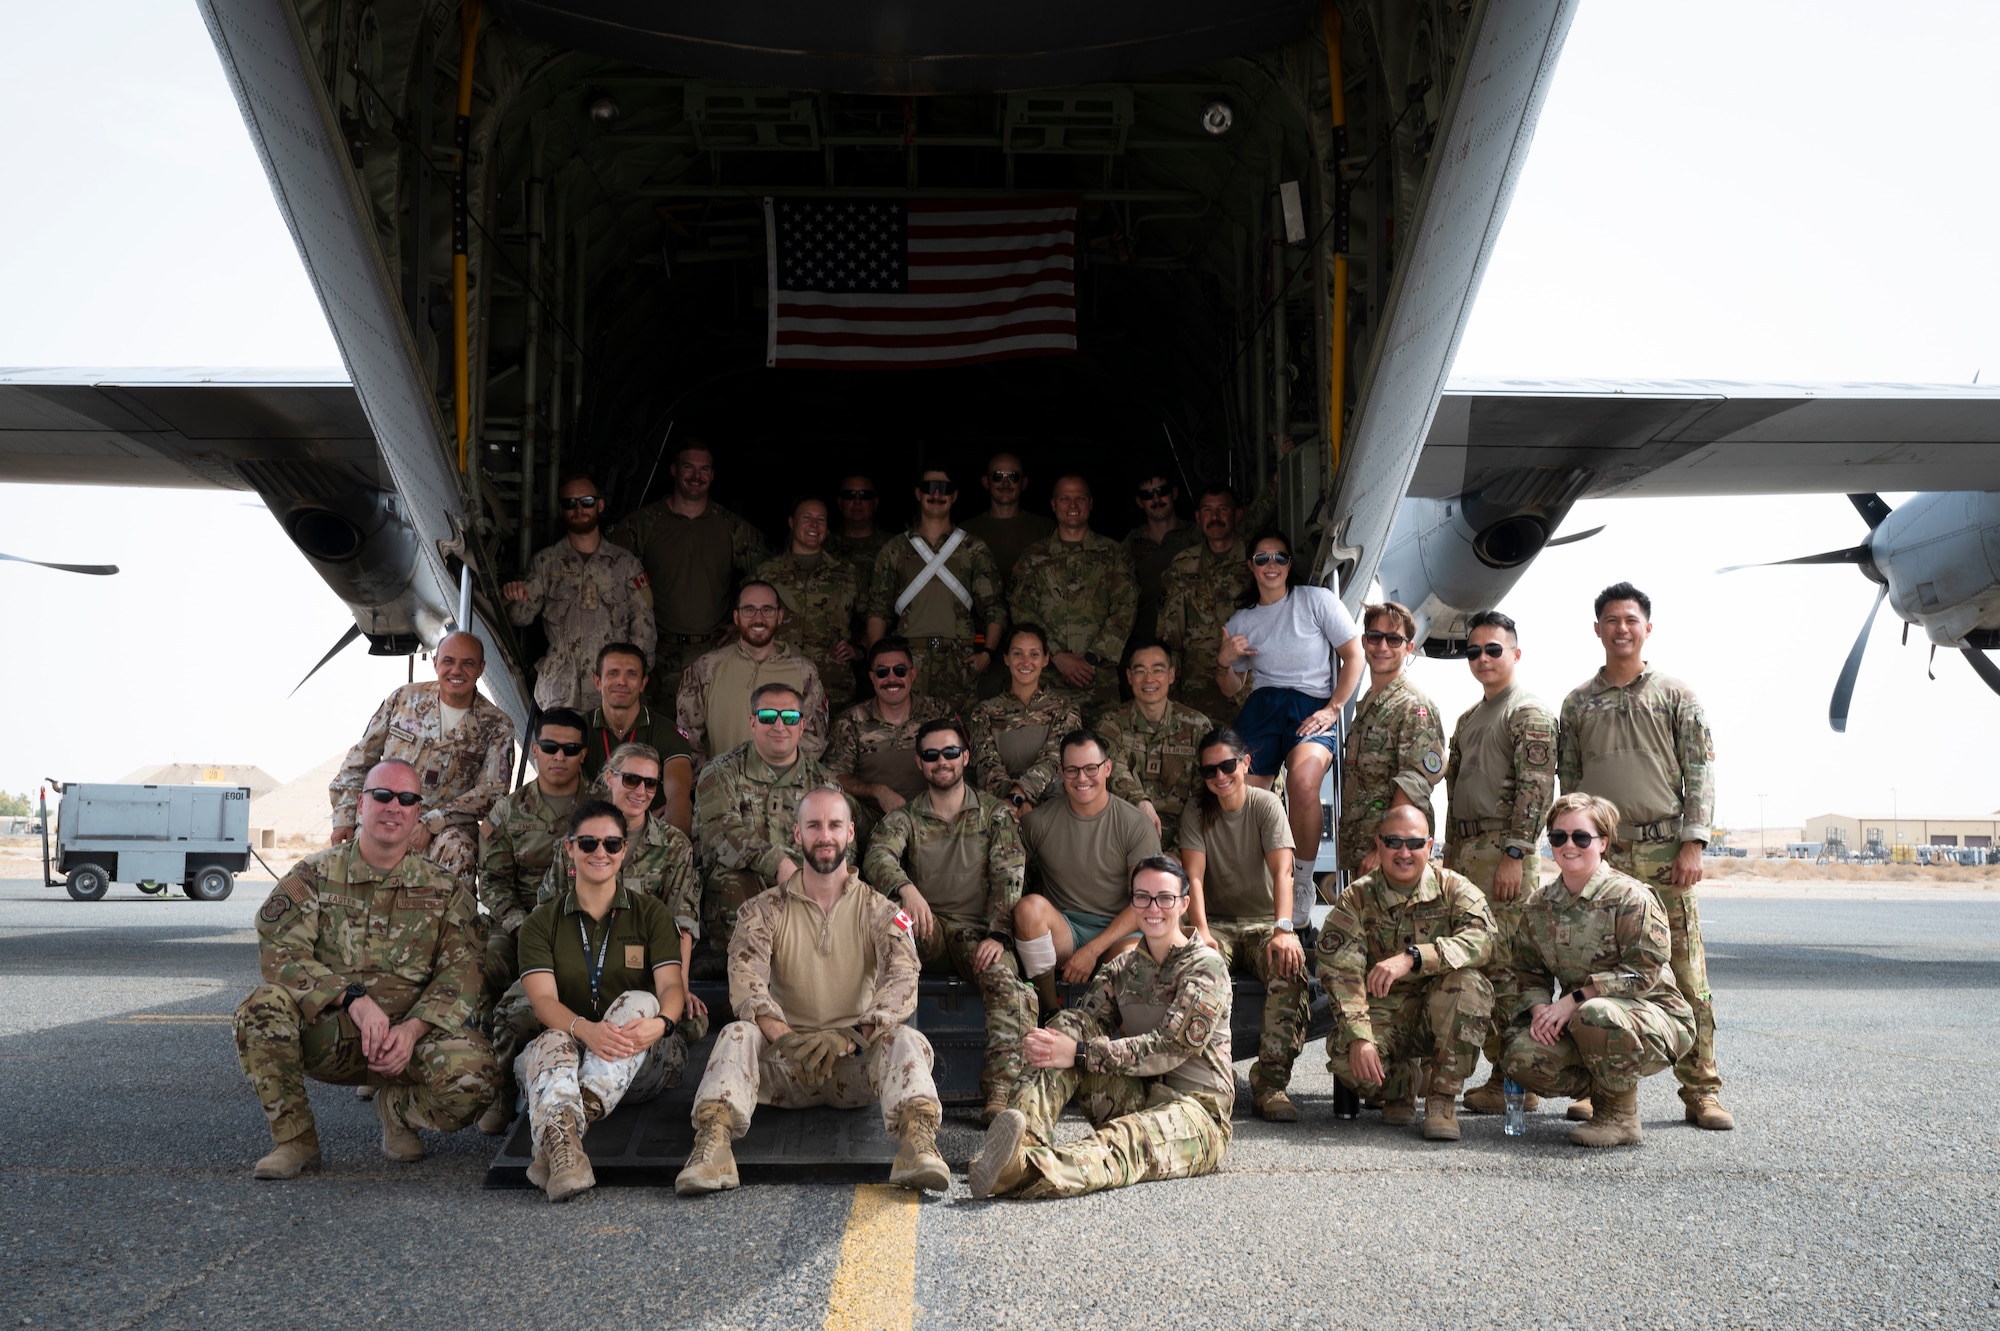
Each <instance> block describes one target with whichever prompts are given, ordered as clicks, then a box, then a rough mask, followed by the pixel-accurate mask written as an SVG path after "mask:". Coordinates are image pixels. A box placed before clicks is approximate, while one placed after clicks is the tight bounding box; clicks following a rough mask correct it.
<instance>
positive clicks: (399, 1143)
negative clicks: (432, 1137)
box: [375, 1095, 424, 1165]
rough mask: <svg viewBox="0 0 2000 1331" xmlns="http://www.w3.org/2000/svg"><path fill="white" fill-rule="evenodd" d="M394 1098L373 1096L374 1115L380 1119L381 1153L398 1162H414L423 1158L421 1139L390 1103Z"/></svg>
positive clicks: (407, 1163) (406, 1163)
mask: <svg viewBox="0 0 2000 1331" xmlns="http://www.w3.org/2000/svg"><path fill="white" fill-rule="evenodd" d="M394 1099H395V1097H394V1096H389V1095H378V1096H376V1097H375V1117H376V1118H378V1119H380V1120H382V1154H383V1155H386V1156H388V1157H389V1158H390V1159H391V1160H394V1161H396V1162H397V1163H398V1164H405V1165H409V1164H415V1163H416V1162H417V1161H419V1160H421V1159H423V1158H424V1143H423V1139H422V1138H421V1137H419V1136H417V1134H416V1130H415V1129H414V1128H412V1127H411V1126H410V1125H409V1124H407V1123H405V1122H403V1116H402V1115H401V1114H399V1113H397V1112H396V1110H395V1107H394V1105H393V1104H392V1103H391V1102H392V1101H393V1100H394Z"/></svg>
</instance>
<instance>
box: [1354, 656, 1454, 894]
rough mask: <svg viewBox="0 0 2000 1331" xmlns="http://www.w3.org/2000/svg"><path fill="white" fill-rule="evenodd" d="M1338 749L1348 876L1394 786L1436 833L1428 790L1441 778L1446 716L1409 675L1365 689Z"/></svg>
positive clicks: (1368, 846)
mask: <svg viewBox="0 0 2000 1331" xmlns="http://www.w3.org/2000/svg"><path fill="white" fill-rule="evenodd" d="M1341 750H1342V751H1341V757H1340V763H1341V767H1340V829H1339V838H1340V862H1341V864H1342V866H1343V867H1345V868H1346V870H1347V871H1348V872H1349V873H1350V874H1351V873H1355V872H1357V871H1358V870H1359V869H1360V866H1361V861H1362V860H1363V859H1364V858H1365V857H1366V856H1367V854H1368V852H1369V851H1371V850H1373V849H1374V848H1375V827H1376V825H1377V824H1378V823H1380V822H1381V821H1382V815H1383V814H1385V813H1387V812H1388V811H1389V802H1390V801H1391V800H1392V799H1394V798H1395V794H1396V792H1397V791H1398V790H1400V791H1402V792H1403V794H1404V795H1405V796H1406V797H1407V798H1408V799H1409V801H1410V802H1411V803H1412V804H1414V805H1416V806H1417V807H1418V808H1419V809H1421V810H1423V814H1424V825H1425V826H1426V827H1428V828H1430V830H1431V832H1432V834H1433V835H1435V834H1436V832H1437V830H1438V821H1437V814H1435V813H1434V812H1432V810H1431V788H1432V787H1433V786H1435V785H1437V783H1438V782H1439V781H1441V780H1443V779H1444V754H1445V743H1444V720H1443V718H1442V717H1440V716H1439V715H1438V709H1437V704H1436V703H1434V702H1432V701H1431V700H1430V699H1429V698H1427V697H1425V696H1424V695H1423V694H1422V693H1421V692H1419V691H1418V689H1417V686H1416V685H1414V684H1412V683H1410V678H1409V676H1408V675H1398V676H1396V678H1395V680H1394V681H1393V682H1392V683H1391V684H1390V685H1389V686H1388V687H1387V688H1379V689H1370V690H1369V691H1368V695H1367V696H1366V697H1364V698H1363V699H1362V700H1361V703H1360V705H1359V706H1358V707H1356V708H1355V709H1354V725H1353V728H1352V729H1350V730H1349V731H1348V732H1347V737H1346V741H1345V742H1344V743H1343V744H1342V746H1341Z"/></svg>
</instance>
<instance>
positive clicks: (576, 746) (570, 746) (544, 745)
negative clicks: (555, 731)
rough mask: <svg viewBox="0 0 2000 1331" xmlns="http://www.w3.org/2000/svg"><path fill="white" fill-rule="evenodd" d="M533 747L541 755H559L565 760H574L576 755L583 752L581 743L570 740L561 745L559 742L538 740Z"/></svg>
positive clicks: (580, 741)
mask: <svg viewBox="0 0 2000 1331" xmlns="http://www.w3.org/2000/svg"><path fill="white" fill-rule="evenodd" d="M535 747H536V748H538V749H540V750H541V751H542V752H543V753H560V754H561V755H562V756H563V757H565V758H574V757H576V755H577V754H579V753H582V752H583V741H582V740H571V741H570V742H568V743H563V742H562V741H560V740H553V739H538V740H536V741H535Z"/></svg>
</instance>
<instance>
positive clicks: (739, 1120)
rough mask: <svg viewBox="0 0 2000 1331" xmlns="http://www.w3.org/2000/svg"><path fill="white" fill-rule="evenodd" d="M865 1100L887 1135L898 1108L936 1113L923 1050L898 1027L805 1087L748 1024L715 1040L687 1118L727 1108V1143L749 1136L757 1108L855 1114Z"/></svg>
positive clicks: (926, 1046)
mask: <svg viewBox="0 0 2000 1331" xmlns="http://www.w3.org/2000/svg"><path fill="white" fill-rule="evenodd" d="M871 1100H880V1101H881V1102H882V1126H883V1128H884V1129H886V1130H887V1131H889V1132H891V1133H894V1132H895V1131H896V1127H897V1125H898V1123H899V1122H900V1121H901V1119H902V1116H903V1106H905V1105H908V1104H926V1103H927V1104H929V1105H930V1106H931V1107H932V1108H934V1109H937V1110H939V1111H940V1112H942V1108H943V1106H942V1104H941V1103H940V1102H939V1100H938V1093H937V1084H936V1083H935V1082H933V1081H932V1080H931V1042H930V1041H929V1040H926V1039H925V1038H924V1037H923V1036H922V1035H920V1034H919V1033H918V1032H916V1031H915V1030H912V1029H911V1028H910V1027H908V1026H903V1025H900V1024H899V1025H896V1026H893V1027H891V1028H890V1029H888V1030H886V1031H880V1032H877V1034H876V1038H875V1043H874V1044H872V1045H870V1046H868V1047H867V1048H866V1049H861V1050H857V1051H856V1052H854V1053H852V1054H848V1055H846V1056H845V1057H842V1058H838V1059H835V1060H834V1064H833V1071H832V1072H830V1073H828V1074H827V1076H826V1079H825V1080H823V1081H817V1082H809V1081H807V1080H806V1079H805V1078H804V1077H803V1076H802V1075H801V1074H800V1072H799V1070H798V1069H797V1068H795V1067H793V1066H792V1063H791V1060H789V1059H787V1058H786V1057H785V1056H784V1055H783V1054H780V1053H779V1052H778V1051H777V1049H776V1048H775V1047H774V1046H772V1044H771V1043H770V1041H768V1040H766V1039H765V1038H764V1032H763V1031H762V1030H760V1029H759V1028H758V1026H757V1023H756V1022H754V1021H732V1022H730V1023H729V1024H728V1025H727V1026H724V1027H723V1028H722V1034H720V1035H718V1036H716V1037H715V1048H714V1050H712V1051H711V1052H710V1053H709V1056H708V1070H707V1071H705V1072H703V1073H702V1074H701V1086H700V1087H699V1088H698V1089H697V1090H696V1091H695V1093H694V1112H695V1115H696V1116H697V1118H699V1116H700V1114H701V1107H702V1106H703V1105H705V1104H715V1103H717V1102H720V1103H722V1104H724V1105H727V1106H728V1107H729V1118H730V1125H731V1127H730V1135H731V1136H732V1137H741V1136H742V1135H743V1134H744V1133H746V1132H748V1131H750V1116H751V1115H752V1114H754V1113H755V1112H757V1106H758V1105H776V1106H777V1107H778V1108H780V1109H806V1108H809V1107H810V1106H813V1105H832V1106H833V1107H834V1108H836V1109H859V1108H860V1107H861V1106H863V1105H865V1104H867V1103H868V1102H869V1101H871Z"/></svg>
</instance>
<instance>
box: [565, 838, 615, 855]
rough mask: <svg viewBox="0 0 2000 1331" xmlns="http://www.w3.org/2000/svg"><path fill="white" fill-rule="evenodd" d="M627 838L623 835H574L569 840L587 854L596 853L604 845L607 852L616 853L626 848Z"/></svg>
mask: <svg viewBox="0 0 2000 1331" xmlns="http://www.w3.org/2000/svg"><path fill="white" fill-rule="evenodd" d="M625 840H626V839H625V838H624V837H622V836H573V837H571V838H570V839H569V842H570V844H571V845H572V846H575V847H576V848H577V849H578V850H580V851H582V852H583V853H584V854H586V855H595V854H596V853H597V848H598V847H599V846H602V847H604V853H605V854H607V855H616V854H617V853H618V852H619V851H621V850H623V849H625Z"/></svg>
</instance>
